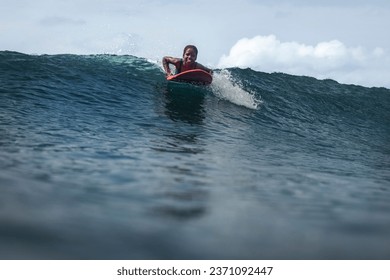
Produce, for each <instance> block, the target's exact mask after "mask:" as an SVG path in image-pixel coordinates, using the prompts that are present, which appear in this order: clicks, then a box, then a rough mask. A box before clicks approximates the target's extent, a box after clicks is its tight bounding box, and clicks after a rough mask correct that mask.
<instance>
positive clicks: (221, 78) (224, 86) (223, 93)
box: [211, 69, 262, 109]
mask: <svg viewBox="0 0 390 280" xmlns="http://www.w3.org/2000/svg"><path fill="white" fill-rule="evenodd" d="M211 89H212V91H213V93H214V94H215V95H216V96H218V97H219V98H221V99H225V100H228V101H230V102H232V103H234V104H237V105H240V106H245V107H247V108H249V109H257V108H258V107H259V105H260V104H261V103H262V101H261V100H259V99H257V98H256V97H255V95H254V93H251V92H247V91H245V90H244V89H242V85H241V84H240V82H239V81H236V80H235V79H234V78H233V77H232V75H231V73H230V72H229V71H228V70H226V69H223V70H221V71H219V72H214V74H213V82H212V84H211Z"/></svg>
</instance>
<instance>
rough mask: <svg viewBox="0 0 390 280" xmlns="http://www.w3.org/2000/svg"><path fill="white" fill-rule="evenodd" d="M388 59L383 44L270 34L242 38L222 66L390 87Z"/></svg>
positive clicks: (221, 63) (222, 58)
mask: <svg viewBox="0 0 390 280" xmlns="http://www.w3.org/2000/svg"><path fill="white" fill-rule="evenodd" d="M385 61H389V55H388V54H387V53H386V52H385V50H383V49H381V48H376V49H374V50H372V51H368V50H365V49H363V48H362V47H347V46H345V45H344V44H343V43H342V42H340V41H338V40H331V41H327V42H320V43H318V44H316V45H306V44H302V43H298V42H281V41H279V40H278V39H277V38H276V36H274V35H269V36H255V37H253V38H250V39H249V38H243V39H240V40H238V41H237V43H236V44H235V45H234V46H233V47H232V48H231V49H230V52H229V54H228V55H223V56H222V57H221V58H220V60H219V63H218V67H219V68H227V67H240V68H247V67H250V68H252V69H254V70H259V71H264V72H284V73H289V74H295V75H308V76H313V77H317V78H331V79H335V80H338V81H340V82H344V83H356V84H363V85H368V86H374V85H376V86H387V87H388V86H389V85H390V82H389V81H388V78H386V75H387V77H390V68H389V67H388V66H386V63H385ZM387 65H388V63H387ZM378 74H379V76H378ZM378 83H379V84H378Z"/></svg>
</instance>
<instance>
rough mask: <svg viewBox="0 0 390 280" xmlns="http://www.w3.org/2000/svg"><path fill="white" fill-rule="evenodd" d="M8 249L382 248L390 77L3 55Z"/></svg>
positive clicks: (261, 253) (142, 254)
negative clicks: (208, 72)
mask: <svg viewBox="0 0 390 280" xmlns="http://www.w3.org/2000/svg"><path fill="white" fill-rule="evenodd" d="M0 258H1V259H389V258H390V90H389V89H386V88H367V87H362V86H357V85H345V84H340V83H338V82H336V81H333V80H330V79H329V80H317V79H315V78H311V77H307V76H292V75H287V74H284V73H271V74H270V73H264V72H258V71H254V70H251V69H249V68H248V69H239V68H230V69H215V73H214V81H213V83H212V84H211V85H210V86H207V87H202V86H194V85H186V84H175V83H168V82H167V81H166V80H165V76H164V73H163V71H162V69H161V66H160V65H159V64H158V63H156V62H153V61H150V60H148V59H145V58H141V57H135V56H130V55H121V56H115V55H70V54H69V55H27V54H22V53H17V52H9V51H1V52H0Z"/></svg>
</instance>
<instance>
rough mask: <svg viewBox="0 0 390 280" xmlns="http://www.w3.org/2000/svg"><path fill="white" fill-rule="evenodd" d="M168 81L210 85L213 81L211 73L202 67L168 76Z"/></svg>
mask: <svg viewBox="0 0 390 280" xmlns="http://www.w3.org/2000/svg"><path fill="white" fill-rule="evenodd" d="M167 80H168V81H172V82H183V83H191V84H197V85H209V84H211V82H212V81H213V76H211V74H210V73H208V72H206V71H204V70H201V69H192V70H188V71H184V72H181V73H179V74H176V75H173V76H169V77H167Z"/></svg>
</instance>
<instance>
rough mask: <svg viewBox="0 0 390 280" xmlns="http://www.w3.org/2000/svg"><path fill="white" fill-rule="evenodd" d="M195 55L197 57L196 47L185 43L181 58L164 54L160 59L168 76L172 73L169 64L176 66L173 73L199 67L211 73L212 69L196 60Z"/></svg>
mask: <svg viewBox="0 0 390 280" xmlns="http://www.w3.org/2000/svg"><path fill="white" fill-rule="evenodd" d="M197 57H198V49H197V48H196V47H195V46H194V45H187V46H185V47H184V50H183V58H176V57H171V56H164V57H163V59H162V64H163V67H164V71H165V73H166V76H167V77H169V76H171V75H173V74H172V72H171V69H170V68H169V64H172V65H174V66H175V68H176V73H175V74H179V73H181V72H184V71H188V70H192V69H201V70H204V71H206V72H208V73H210V74H212V73H213V71H212V70H211V69H209V68H207V67H205V66H203V65H202V64H200V63H198V62H196V59H197Z"/></svg>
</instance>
